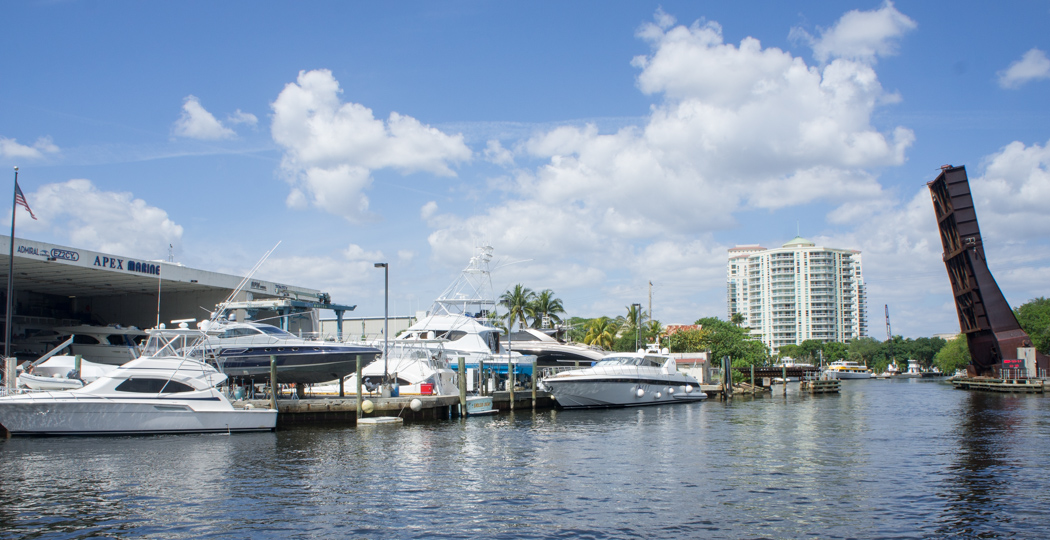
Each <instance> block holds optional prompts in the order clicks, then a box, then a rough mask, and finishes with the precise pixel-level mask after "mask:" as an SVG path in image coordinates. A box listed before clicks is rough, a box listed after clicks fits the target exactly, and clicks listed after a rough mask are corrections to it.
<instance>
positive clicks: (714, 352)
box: [694, 317, 769, 366]
mask: <svg viewBox="0 0 1050 540" xmlns="http://www.w3.org/2000/svg"><path fill="white" fill-rule="evenodd" d="M694 324H699V325H700V326H701V329H702V336H703V338H702V342H701V345H702V346H703V348H704V349H706V350H709V351H711V361H712V362H719V361H720V359H721V358H722V357H724V356H728V357H729V358H732V359H733V365H734V366H762V365H766V364H768V363H769V349H768V348H766V346H765V344H764V343H762V342H761V341H758V340H755V339H751V337H750V335H749V334H748V331H747V330H746V329H744V328H740V327H739V326H736V325H734V324H733V323H730V322H726V321H723V320H721V319H719V318H718V317H705V318H703V319H700V320H698V321H696V323H694Z"/></svg>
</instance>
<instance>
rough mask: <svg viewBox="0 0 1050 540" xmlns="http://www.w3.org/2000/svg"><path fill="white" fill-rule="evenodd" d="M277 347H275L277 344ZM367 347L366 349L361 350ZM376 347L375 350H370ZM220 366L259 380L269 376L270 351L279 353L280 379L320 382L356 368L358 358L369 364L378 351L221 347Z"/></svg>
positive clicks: (230, 373) (227, 371) (235, 374)
mask: <svg viewBox="0 0 1050 540" xmlns="http://www.w3.org/2000/svg"><path fill="white" fill-rule="evenodd" d="M275 349H276V348H275ZM362 349H364V350H362ZM371 351H375V352H371ZM218 354H219V362H218V367H219V370H220V371H222V372H223V373H225V374H226V375H227V376H228V377H231V378H239V377H243V378H247V379H253V380H255V381H257V382H265V381H269V380H270V355H271V354H273V355H275V356H276V357H277V362H276V363H277V382H278V383H301V384H318V383H323V382H328V381H333V380H338V379H342V378H343V377H346V376H347V375H350V374H351V373H356V372H357V361H358V358H360V359H361V366H362V367H364V366H367V365H369V364H371V363H372V362H373V361H375V359H376V356H377V355H378V354H379V352H378V351H377V350H375V349H371V348H339V349H334V350H321V351H314V352H299V353H289V352H281V351H267V350H265V349H261V348H260V349H258V350H252V349H249V350H248V351H246V352H244V353H233V352H229V351H228V350H222V351H220V352H219V353H218Z"/></svg>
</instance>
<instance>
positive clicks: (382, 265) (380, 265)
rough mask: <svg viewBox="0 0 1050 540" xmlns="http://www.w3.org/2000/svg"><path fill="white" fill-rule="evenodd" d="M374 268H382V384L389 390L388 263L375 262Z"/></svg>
mask: <svg viewBox="0 0 1050 540" xmlns="http://www.w3.org/2000/svg"><path fill="white" fill-rule="evenodd" d="M375 266H376V268H382V269H383V385H384V387H386V388H387V389H388V391H389V387H390V375H388V374H387V354H386V349H387V339H389V336H390V327H389V322H390V265H389V264H387V263H376V265H375Z"/></svg>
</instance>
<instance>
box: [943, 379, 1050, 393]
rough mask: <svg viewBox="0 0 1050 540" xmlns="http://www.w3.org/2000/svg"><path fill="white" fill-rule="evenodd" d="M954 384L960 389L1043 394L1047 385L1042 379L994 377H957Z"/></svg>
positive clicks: (953, 381)
mask: <svg viewBox="0 0 1050 540" xmlns="http://www.w3.org/2000/svg"><path fill="white" fill-rule="evenodd" d="M951 381H952V386H954V387H955V388H958V389H960V390H984V391H988V392H1020V393H1025V394H1042V393H1043V388H1044V386H1045V384H1044V381H1043V380H1042V379H993V378H990V377H956V378H953V379H952V380H951Z"/></svg>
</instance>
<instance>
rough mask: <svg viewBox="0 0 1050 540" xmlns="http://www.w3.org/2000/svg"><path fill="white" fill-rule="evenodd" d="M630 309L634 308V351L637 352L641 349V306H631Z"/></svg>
mask: <svg viewBox="0 0 1050 540" xmlns="http://www.w3.org/2000/svg"><path fill="white" fill-rule="evenodd" d="M631 307H632V308H634V350H636V351H637V350H638V349H641V348H642V346H641V343H640V342H641V340H642V338H641V332H642V329H641V324H642V305H641V304H631Z"/></svg>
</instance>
